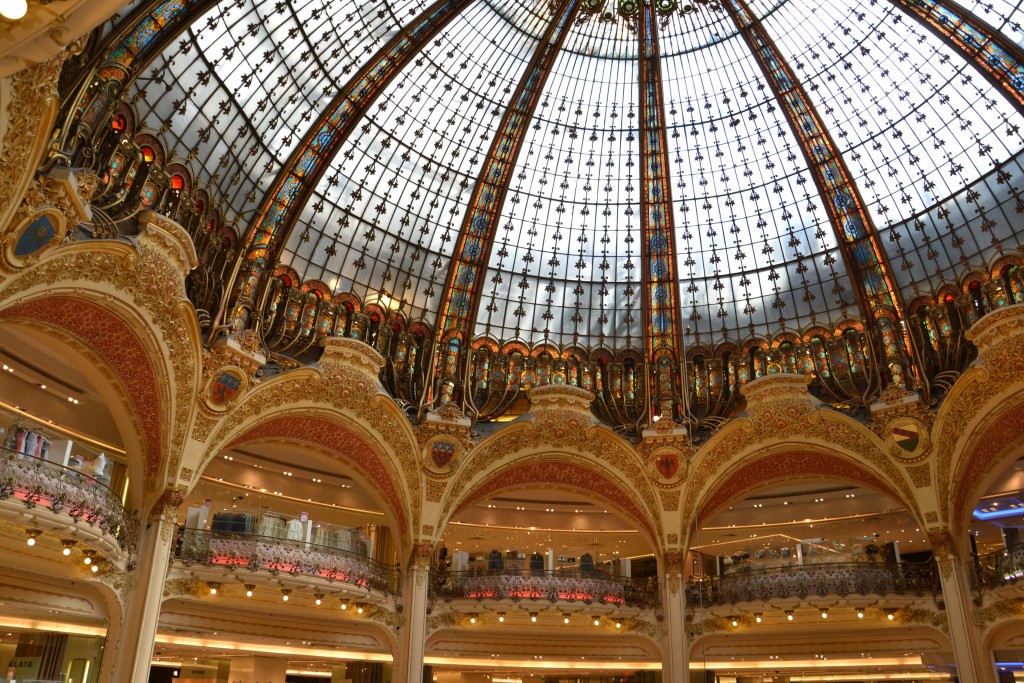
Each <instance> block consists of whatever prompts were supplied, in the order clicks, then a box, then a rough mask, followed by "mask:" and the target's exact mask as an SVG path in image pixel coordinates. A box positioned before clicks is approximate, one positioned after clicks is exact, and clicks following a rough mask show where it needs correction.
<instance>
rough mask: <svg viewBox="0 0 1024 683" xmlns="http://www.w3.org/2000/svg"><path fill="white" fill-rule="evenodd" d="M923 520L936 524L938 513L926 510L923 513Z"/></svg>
mask: <svg viewBox="0 0 1024 683" xmlns="http://www.w3.org/2000/svg"><path fill="white" fill-rule="evenodd" d="M924 521H925V522H926V523H927V524H938V522H939V513H937V512H932V511H930V510H929V511H928V512H926V513H924Z"/></svg>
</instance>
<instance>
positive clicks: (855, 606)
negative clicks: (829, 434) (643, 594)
mask: <svg viewBox="0 0 1024 683" xmlns="http://www.w3.org/2000/svg"><path fill="white" fill-rule="evenodd" d="M815 455H816V457H818V458H821V459H824V460H826V461H827V459H828V457H830V456H827V455H824V454H815ZM773 460H777V463H776V464H777V465H778V466H782V465H786V470H787V472H788V473H789V474H788V476H786V477H779V476H775V474H774V465H773ZM798 462H799V461H798V460H793V459H790V458H786V457H784V456H783V457H779V456H775V457H774V458H773V457H772V456H769V457H766V458H762V459H760V460H758V461H756V462H753V463H750V464H749V465H748V466H746V467H740V468H738V469H737V470H736V471H735V472H734V473H732V474H731V475H730V476H729V477H728V479H727V480H725V481H724V482H723V483H722V484H721V485H720V486H719V487H718V489H717V490H714V491H711V492H709V494H708V495H707V496H706V497H705V499H704V504H703V505H702V506H701V507H700V508H699V510H700V512H699V513H698V515H697V519H696V522H695V523H694V524H693V526H692V527H691V530H690V535H689V544H688V554H687V558H686V561H685V566H684V573H685V575H686V581H687V590H686V608H687V618H688V620H689V623H690V627H689V631H690V634H691V641H690V642H691V652H690V661H691V666H697V667H700V666H707V667H709V668H712V669H713V670H714V671H715V673H716V674H718V675H722V674H731V675H737V676H747V675H753V674H754V673H755V672H758V671H763V670H765V669H773V668H778V669H779V670H780V672H781V671H785V673H786V675H797V674H801V673H810V672H811V671H812V670H813V671H815V672H816V673H817V674H824V673H826V672H827V673H828V674H829V675H836V676H838V675H840V674H855V673H859V672H862V671H863V666H864V660H865V659H869V658H870V659H872V660H875V661H878V662H887V664H884V665H883V666H885V667H890V668H886V669H885V670H886V671H890V672H892V673H895V672H897V671H899V672H900V673H901V674H903V675H908V676H912V675H913V674H914V673H924V672H926V671H927V670H928V669H927V665H928V664H931V663H936V662H946V663H949V664H952V662H953V659H952V648H951V645H950V643H949V641H948V639H947V638H946V637H945V636H944V635H943V634H942V633H941V631H940V630H939V629H938V628H932V627H930V626H929V627H928V628H917V627H914V628H911V629H908V626H910V625H912V624H920V623H921V621H922V619H921V615H922V614H934V615H936V619H937V620H938V619H944V616H943V613H942V610H941V607H940V604H941V596H942V593H941V583H940V578H939V574H938V570H937V568H936V566H935V563H934V561H933V560H932V557H931V545H930V542H929V540H928V535H927V531H926V529H925V527H924V526H923V525H922V524H921V523H920V522H919V521H918V520H917V519H916V517H915V515H914V514H913V513H912V511H911V510H909V509H908V507H907V506H906V505H905V504H904V503H903V502H902V501H901V500H900V499H899V498H898V497H897V496H895V495H894V494H893V493H892V491H891V490H889V488H888V487H886V486H885V485H884V484H882V483H881V482H880V481H878V480H875V481H874V482H873V483H872V480H871V477H870V476H868V474H867V472H866V471H860V472H858V471H856V470H853V469H849V468H848V469H847V470H846V476H842V477H837V476H836V475H837V474H838V472H833V474H832V475H831V476H827V475H825V474H824V471H819V470H820V468H818V469H814V468H812V469H810V470H808V469H807V468H804V469H803V471H802V472H801V469H799V468H798V467H797V463H798ZM801 475H802V476H801ZM910 630H914V635H913V636H908V635H907V633H908V631H910ZM904 637H910V638H911V639H912V640H913V642H914V643H915V645H914V648H908V647H907V642H908V641H904V640H903V638H904ZM908 652H909V653H910V655H909V656H908V654H907V653H908ZM827 662H829V663H827Z"/></svg>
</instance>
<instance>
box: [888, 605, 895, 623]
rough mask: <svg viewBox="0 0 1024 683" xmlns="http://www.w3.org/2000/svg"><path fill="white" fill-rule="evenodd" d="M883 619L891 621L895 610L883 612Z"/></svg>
mask: <svg viewBox="0 0 1024 683" xmlns="http://www.w3.org/2000/svg"><path fill="white" fill-rule="evenodd" d="M885 618H886V619H888V620H889V621H892V620H894V619H895V618H896V610H894V609H892V608H888V609H886V610H885Z"/></svg>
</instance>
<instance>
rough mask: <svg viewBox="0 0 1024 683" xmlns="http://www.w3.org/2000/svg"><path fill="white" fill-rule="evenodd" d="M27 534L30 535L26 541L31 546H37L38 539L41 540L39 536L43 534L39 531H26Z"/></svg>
mask: <svg viewBox="0 0 1024 683" xmlns="http://www.w3.org/2000/svg"><path fill="white" fill-rule="evenodd" d="M25 533H26V534H28V541H26V542H27V543H28V544H29V545H35V544H36V539H37V538H39V534H41V533H43V532H42V531H40V530H39V529H26V530H25Z"/></svg>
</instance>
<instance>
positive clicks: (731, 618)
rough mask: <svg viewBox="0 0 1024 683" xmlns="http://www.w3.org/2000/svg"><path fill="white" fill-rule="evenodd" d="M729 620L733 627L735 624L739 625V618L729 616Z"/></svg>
mask: <svg viewBox="0 0 1024 683" xmlns="http://www.w3.org/2000/svg"><path fill="white" fill-rule="evenodd" d="M729 621H730V622H731V623H732V627H733V628H736V627H737V626H739V625H740V620H739V619H737V618H736V617H729Z"/></svg>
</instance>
